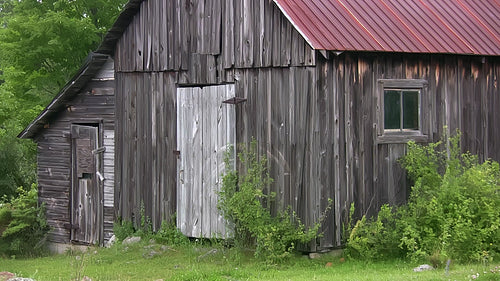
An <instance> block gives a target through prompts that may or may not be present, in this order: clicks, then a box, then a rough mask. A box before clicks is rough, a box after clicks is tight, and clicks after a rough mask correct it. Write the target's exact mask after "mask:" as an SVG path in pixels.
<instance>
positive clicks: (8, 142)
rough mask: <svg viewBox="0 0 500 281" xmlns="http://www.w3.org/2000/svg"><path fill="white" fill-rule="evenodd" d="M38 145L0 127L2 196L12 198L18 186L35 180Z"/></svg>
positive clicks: (28, 184) (27, 184) (0, 194)
mask: <svg viewBox="0 0 500 281" xmlns="http://www.w3.org/2000/svg"><path fill="white" fill-rule="evenodd" d="M35 154H36V146H35V145H33V144H32V143H27V142H26V141H24V142H23V141H21V140H19V139H17V138H16V137H15V136H12V135H10V134H7V133H5V131H3V130H2V129H0V198H3V197H6V199H9V198H12V197H14V196H15V195H16V190H17V187H19V186H30V185H31V184H32V183H34V182H35V178H36V175H35V171H36V169H35V168H36V157H35Z"/></svg>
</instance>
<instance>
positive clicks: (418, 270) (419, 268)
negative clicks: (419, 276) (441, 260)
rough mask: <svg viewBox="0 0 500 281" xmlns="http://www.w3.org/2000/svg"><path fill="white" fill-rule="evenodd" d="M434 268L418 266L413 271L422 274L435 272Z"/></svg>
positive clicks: (424, 265)
mask: <svg viewBox="0 0 500 281" xmlns="http://www.w3.org/2000/svg"><path fill="white" fill-rule="evenodd" d="M433 269H434V267H432V266H430V265H428V264H422V265H420V266H417V267H415V268H414V269H413V271H414V272H422V271H427V270H433Z"/></svg>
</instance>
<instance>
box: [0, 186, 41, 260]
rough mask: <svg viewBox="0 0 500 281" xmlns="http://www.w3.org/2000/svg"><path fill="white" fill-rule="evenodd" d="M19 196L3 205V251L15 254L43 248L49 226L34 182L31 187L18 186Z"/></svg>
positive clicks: (0, 216)
mask: <svg viewBox="0 0 500 281" xmlns="http://www.w3.org/2000/svg"><path fill="white" fill-rule="evenodd" d="M17 192H18V196H17V197H16V198H15V199H12V200H11V202H10V203H6V204H3V205H2V207H0V228H1V225H3V226H4V230H3V232H2V234H1V237H0V253H2V254H4V255H8V256H13V255H21V256H27V255H37V254H41V253H43V251H44V245H45V243H44V242H45V239H46V235H47V232H48V230H49V227H48V225H47V222H46V220H45V208H44V207H43V206H38V191H37V187H36V185H35V184H33V185H32V186H31V188H30V189H29V190H27V191H26V190H24V189H23V188H18V190H17Z"/></svg>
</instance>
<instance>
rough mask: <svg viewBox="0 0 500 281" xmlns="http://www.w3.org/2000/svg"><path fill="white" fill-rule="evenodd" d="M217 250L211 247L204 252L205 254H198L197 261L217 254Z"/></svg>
mask: <svg viewBox="0 0 500 281" xmlns="http://www.w3.org/2000/svg"><path fill="white" fill-rule="evenodd" d="M217 252H218V251H217V249H212V250H210V251H208V252H206V253H205V254H203V255H201V256H199V257H198V261H200V260H202V259H205V258H207V257H209V256H213V255H215V254H217Z"/></svg>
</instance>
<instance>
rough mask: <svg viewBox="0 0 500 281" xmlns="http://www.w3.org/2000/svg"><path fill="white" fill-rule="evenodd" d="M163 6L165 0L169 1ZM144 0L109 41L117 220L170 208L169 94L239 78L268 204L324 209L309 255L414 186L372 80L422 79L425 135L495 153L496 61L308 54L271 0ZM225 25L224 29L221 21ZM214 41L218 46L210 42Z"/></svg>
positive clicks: (240, 110) (244, 125) (245, 125)
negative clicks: (383, 126) (452, 135)
mask: <svg viewBox="0 0 500 281" xmlns="http://www.w3.org/2000/svg"><path fill="white" fill-rule="evenodd" d="M166 2H168V3H166ZM166 2H165V1H154V0H148V1H144V2H143V3H142V8H141V11H140V13H139V14H138V15H137V16H136V17H135V18H134V20H133V22H132V23H131V25H130V26H129V28H128V29H127V30H126V32H125V33H124V35H123V37H122V38H121V40H120V41H119V43H118V45H117V48H116V56H115V59H116V70H117V73H116V75H117V93H118V96H117V131H116V136H117V140H118V142H117V147H116V155H117V156H116V157H117V158H116V159H117V163H118V165H119V166H117V170H116V172H117V175H116V180H117V182H116V189H117V194H118V195H117V196H115V200H116V205H117V206H119V207H118V209H117V211H118V215H119V216H120V217H122V218H124V219H130V218H133V219H135V220H136V221H138V219H139V217H138V215H139V210H140V206H141V204H143V205H144V207H145V211H146V215H147V216H149V217H151V218H153V224H154V226H155V228H158V226H159V225H160V223H161V220H162V219H169V218H170V216H171V215H172V214H173V213H174V212H175V209H176V206H175V198H176V181H177V180H178V178H177V173H176V161H177V156H176V155H175V153H174V151H175V150H176V147H177V143H176V142H177V140H176V137H177V136H176V132H177V128H176V126H177V120H176V116H175V112H176V106H177V105H176V89H177V88H178V87H184V86H197V85H201V86H203V85H214V84H225V83H234V85H235V94H236V96H238V97H242V98H246V99H247V101H246V102H244V103H241V104H238V105H235V107H236V120H237V121H236V132H237V133H236V141H237V143H242V142H243V143H248V142H249V141H250V139H251V138H252V137H255V138H256V139H257V141H258V142H259V150H260V153H261V154H264V155H266V156H267V157H268V159H269V161H270V170H271V177H272V178H274V184H273V185H272V187H271V188H272V189H273V190H274V191H276V192H277V194H278V200H277V202H276V205H275V206H273V210H277V209H280V208H282V207H283V206H286V205H291V206H292V208H293V210H296V211H297V213H298V214H299V216H300V217H301V218H302V220H303V221H304V222H305V223H306V225H311V224H312V223H313V222H315V221H317V219H318V218H319V217H320V216H321V213H322V211H323V210H325V208H326V207H327V205H328V199H329V198H331V199H333V202H334V204H333V208H332V210H331V211H330V212H329V213H328V214H327V215H328V216H327V217H326V220H325V221H324V223H323V228H322V231H323V233H324V235H323V237H322V238H320V239H318V241H315V243H314V242H313V243H312V244H311V245H310V248H309V249H310V250H321V249H325V248H330V247H335V246H338V245H340V243H341V230H342V224H343V223H344V222H345V219H346V218H347V216H348V213H349V206H350V203H351V202H354V203H355V205H356V214H357V215H358V216H360V215H363V214H373V213H374V212H375V211H376V210H377V209H378V208H379V207H380V206H381V205H382V204H384V203H391V204H401V203H403V202H404V201H405V200H406V198H407V196H408V192H409V186H408V183H407V181H406V176H405V174H404V171H403V170H402V168H401V167H400V165H399V164H398V163H397V159H398V158H399V157H400V156H402V155H403V154H404V153H405V149H406V145H405V144H404V143H401V142H390V141H380V139H379V137H378V134H377V130H378V128H377V122H378V120H377V110H378V109H377V104H378V101H377V94H376V93H377V87H378V83H379V82H378V80H379V79H423V80H426V81H427V84H428V86H427V91H426V93H427V95H428V100H427V103H426V104H425V105H423V106H422V107H423V108H422V110H424V111H425V112H424V113H423V114H426V116H425V118H426V120H428V128H427V131H428V133H429V135H428V138H427V141H435V140H438V139H439V136H440V135H441V134H442V130H443V128H444V126H447V127H446V128H447V130H449V131H454V130H455V129H456V128H459V129H460V130H462V132H464V135H463V144H464V149H466V150H470V151H471V152H473V153H478V154H479V155H480V158H481V159H485V158H488V157H491V158H493V159H496V160H500V146H499V145H498V144H496V143H495V141H496V140H497V139H499V138H500V130H498V129H497V128H499V127H500V124H499V120H500V118H497V117H496V116H495V112H499V111H500V92H499V89H498V85H497V79H498V75H499V71H500V62H499V59H498V58H495V57H486V58H484V62H483V61H482V58H481V57H472V56H454V55H424V54H422V55H416V54H415V55H411V54H389V53H352V52H344V53H341V54H340V55H338V56H336V55H334V54H333V53H329V52H327V53H326V57H327V58H325V56H324V55H320V54H319V52H314V51H313V50H311V48H310V47H309V46H308V45H307V43H306V42H305V41H304V40H303V39H302V37H301V36H300V35H299V34H298V33H297V32H296V31H295V30H294V29H293V27H292V26H291V25H290V23H289V22H288V21H287V19H286V18H285V17H284V16H283V15H282V14H281V13H280V11H279V9H277V7H276V6H275V5H274V4H273V3H272V2H270V1H269V0H259V1H255V0H205V1H202V0H199V1H196V0H195V1H181V0H176V1H166ZM219 23H222V24H219ZM217 42H220V44H217Z"/></svg>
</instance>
